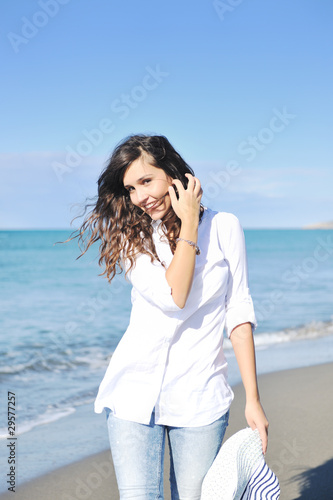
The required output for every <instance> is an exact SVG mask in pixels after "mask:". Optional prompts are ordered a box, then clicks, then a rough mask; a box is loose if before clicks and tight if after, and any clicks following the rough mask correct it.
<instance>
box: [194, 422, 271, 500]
mask: <svg viewBox="0 0 333 500" xmlns="http://www.w3.org/2000/svg"><path fill="white" fill-rule="evenodd" d="M279 497H280V486H279V481H278V479H277V477H276V475H275V474H274V472H272V471H271V469H270V468H269V467H268V466H267V464H266V462H265V459H264V455H263V453H262V445H261V439H260V435H259V431H258V429H255V430H254V431H253V430H252V429H250V427H247V428H246V429H242V430H241V431H239V432H236V434H234V435H233V436H231V437H230V438H229V439H228V440H227V441H226V442H225V443H224V444H223V445H222V447H221V449H220V451H219V453H218V454H217V456H216V458H215V460H214V462H213V464H212V466H211V468H210V469H209V471H208V473H207V474H206V476H205V479H204V481H203V484H202V490H201V500H259V499H262V500H278V498H279Z"/></svg>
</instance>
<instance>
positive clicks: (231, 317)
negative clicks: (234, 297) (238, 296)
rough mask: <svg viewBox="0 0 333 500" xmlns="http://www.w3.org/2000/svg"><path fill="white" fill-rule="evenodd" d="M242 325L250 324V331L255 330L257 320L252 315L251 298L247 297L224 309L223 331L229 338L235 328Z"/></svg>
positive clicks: (253, 314)
mask: <svg viewBox="0 0 333 500" xmlns="http://www.w3.org/2000/svg"><path fill="white" fill-rule="evenodd" d="M243 323H251V325H252V331H253V332H254V330H255V329H256V328H257V320H256V317H255V313H254V308H253V303H252V298H251V297H250V296H249V297H247V298H243V299H242V300H240V301H237V303H235V304H231V303H230V304H229V305H228V306H227V307H226V318H225V326H224V328H225V331H226V334H227V335H228V337H229V338H230V335H231V332H232V330H233V329H234V328H236V326H239V325H241V324H243Z"/></svg>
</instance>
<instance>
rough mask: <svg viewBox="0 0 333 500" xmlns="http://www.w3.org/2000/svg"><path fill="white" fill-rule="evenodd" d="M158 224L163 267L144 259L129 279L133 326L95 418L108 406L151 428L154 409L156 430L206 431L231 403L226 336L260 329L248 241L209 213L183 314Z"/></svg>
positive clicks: (232, 222) (227, 219)
mask: <svg viewBox="0 0 333 500" xmlns="http://www.w3.org/2000/svg"><path fill="white" fill-rule="evenodd" d="M160 224H161V221H153V222H152V225H153V229H154V232H153V239H154V243H155V247H156V252H157V255H158V256H159V259H160V261H161V262H158V261H156V262H154V263H152V262H151V259H150V257H149V256H148V255H144V254H142V255H140V256H139V257H138V258H137V259H136V263H135V267H134V269H133V270H131V271H130V272H129V274H128V277H129V279H130V281H131V283H132V285H133V288H132V312H131V316H130V322H129V326H128V328H127V330H126V332H125V334H124V335H123V337H122V339H121V340H120V342H119V344H118V346H117V348H116V350H115V352H114V353H113V355H112V358H111V361H110V364H109V367H108V369H107V371H106V374H105V376H104V378H103V381H102V383H101V385H100V388H99V391H98V395H97V398H96V401H95V411H96V412H97V413H101V412H102V411H103V409H104V408H105V407H107V408H110V409H111V410H112V412H113V413H114V415H115V416H117V417H119V418H122V419H125V420H131V421H135V422H139V423H142V424H148V423H149V421H150V418H151V414H152V411H153V410H154V409H155V422H156V423H157V424H161V425H170V426H177V427H196V426H202V425H208V424H210V423H211V422H214V421H215V420H216V419H218V418H219V417H220V416H222V415H223V414H224V413H226V412H227V411H228V409H229V407H230V405H231V402H232V399H233V392H232V390H231V388H230V386H229V385H228V381H227V361H226V358H225V356H224V353H223V347H222V344H223V330H224V329H225V330H226V333H227V335H228V336H230V334H231V332H232V330H233V329H234V328H235V327H236V326H237V325H239V324H241V323H246V322H250V323H252V327H253V328H255V327H256V319H255V315H254V310H253V304H252V299H251V296H250V294H249V289H248V277H247V260H246V250H245V241H244V234H243V230H242V228H241V226H240V223H239V221H238V219H237V218H236V217H235V216H234V215H232V214H229V213H225V212H213V211H212V210H210V209H205V211H204V214H203V216H202V219H201V222H200V224H199V229H198V246H199V247H200V250H201V253H200V255H199V256H197V257H196V263H195V271H194V277H193V284H192V288H191V291H190V294H189V296H188V299H187V302H186V305H185V307H184V309H180V308H179V307H178V306H177V305H176V304H175V302H174V301H173V298H172V294H171V288H170V286H169V285H168V282H167V280H166V277H165V270H166V268H167V267H168V266H169V264H170V263H171V260H172V257H173V255H172V252H171V250H170V246H169V244H168V241H167V240H166V238H165V236H163V233H162V231H161V227H160ZM162 262H163V263H164V264H165V266H166V267H163V265H162V264H161V263H162Z"/></svg>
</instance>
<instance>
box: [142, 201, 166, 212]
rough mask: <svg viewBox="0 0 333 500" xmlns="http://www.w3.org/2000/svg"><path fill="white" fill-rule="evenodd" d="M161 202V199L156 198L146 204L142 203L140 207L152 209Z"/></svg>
mask: <svg viewBox="0 0 333 500" xmlns="http://www.w3.org/2000/svg"><path fill="white" fill-rule="evenodd" d="M161 204H162V200H157V201H153V202H152V203H148V204H147V205H144V206H143V207H142V208H143V209H144V210H153V209H154V208H156V207H158V206H159V205H161Z"/></svg>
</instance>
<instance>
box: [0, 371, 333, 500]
mask: <svg viewBox="0 0 333 500" xmlns="http://www.w3.org/2000/svg"><path fill="white" fill-rule="evenodd" d="M332 382H333V363H330V364H323V365H318V366H312V367H307V368H298V369H294V370H285V371H282V372H275V373H271V374H266V375H262V376H260V377H259V387H260V395H261V400H262V403H263V406H264V408H265V411H266V414H267V417H268V420H269V422H270V428H269V447H268V452H267V455H266V461H267V463H268V465H269V466H270V467H271V468H272V470H273V471H274V472H275V473H276V475H277V476H278V479H279V481H280V486H281V497H280V498H281V500H295V499H302V500H307V499H311V500H332V499H333V425H332V424H333V418H332V415H333V397H332ZM234 392H235V400H234V402H233V404H232V407H231V413H230V425H229V427H228V430H227V433H226V437H225V439H227V438H228V437H230V435H232V434H234V433H235V432H237V431H238V430H240V429H242V428H244V427H246V421H245V418H244V391H243V388H242V386H241V385H240V386H237V387H235V388H234ZM74 445H75V444H74V443H73V446H74ZM165 469H166V477H165V499H166V500H169V499H170V493H169V488H168V477H167V474H168V472H167V470H168V464H167V460H166V465H165ZM117 498H118V491H117V486H116V480H115V476H114V471H113V467H112V463H111V459H110V452H109V451H106V452H103V453H99V454H97V455H94V456H91V457H89V458H87V459H85V460H82V461H80V462H77V463H74V464H71V465H69V466H67V467H63V468H61V469H58V470H55V471H54V472H51V473H49V474H46V475H45V476H42V477H41V478H38V479H35V480H33V481H31V482H29V483H26V484H24V485H22V486H21V487H20V488H18V489H17V491H16V493H15V494H13V493H5V494H3V495H0V500H5V499H11V500H12V499H15V500H77V499H80V500H83V499H84V500H85V499H91V500H116V499H117ZM221 500H222V499H221Z"/></svg>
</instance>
